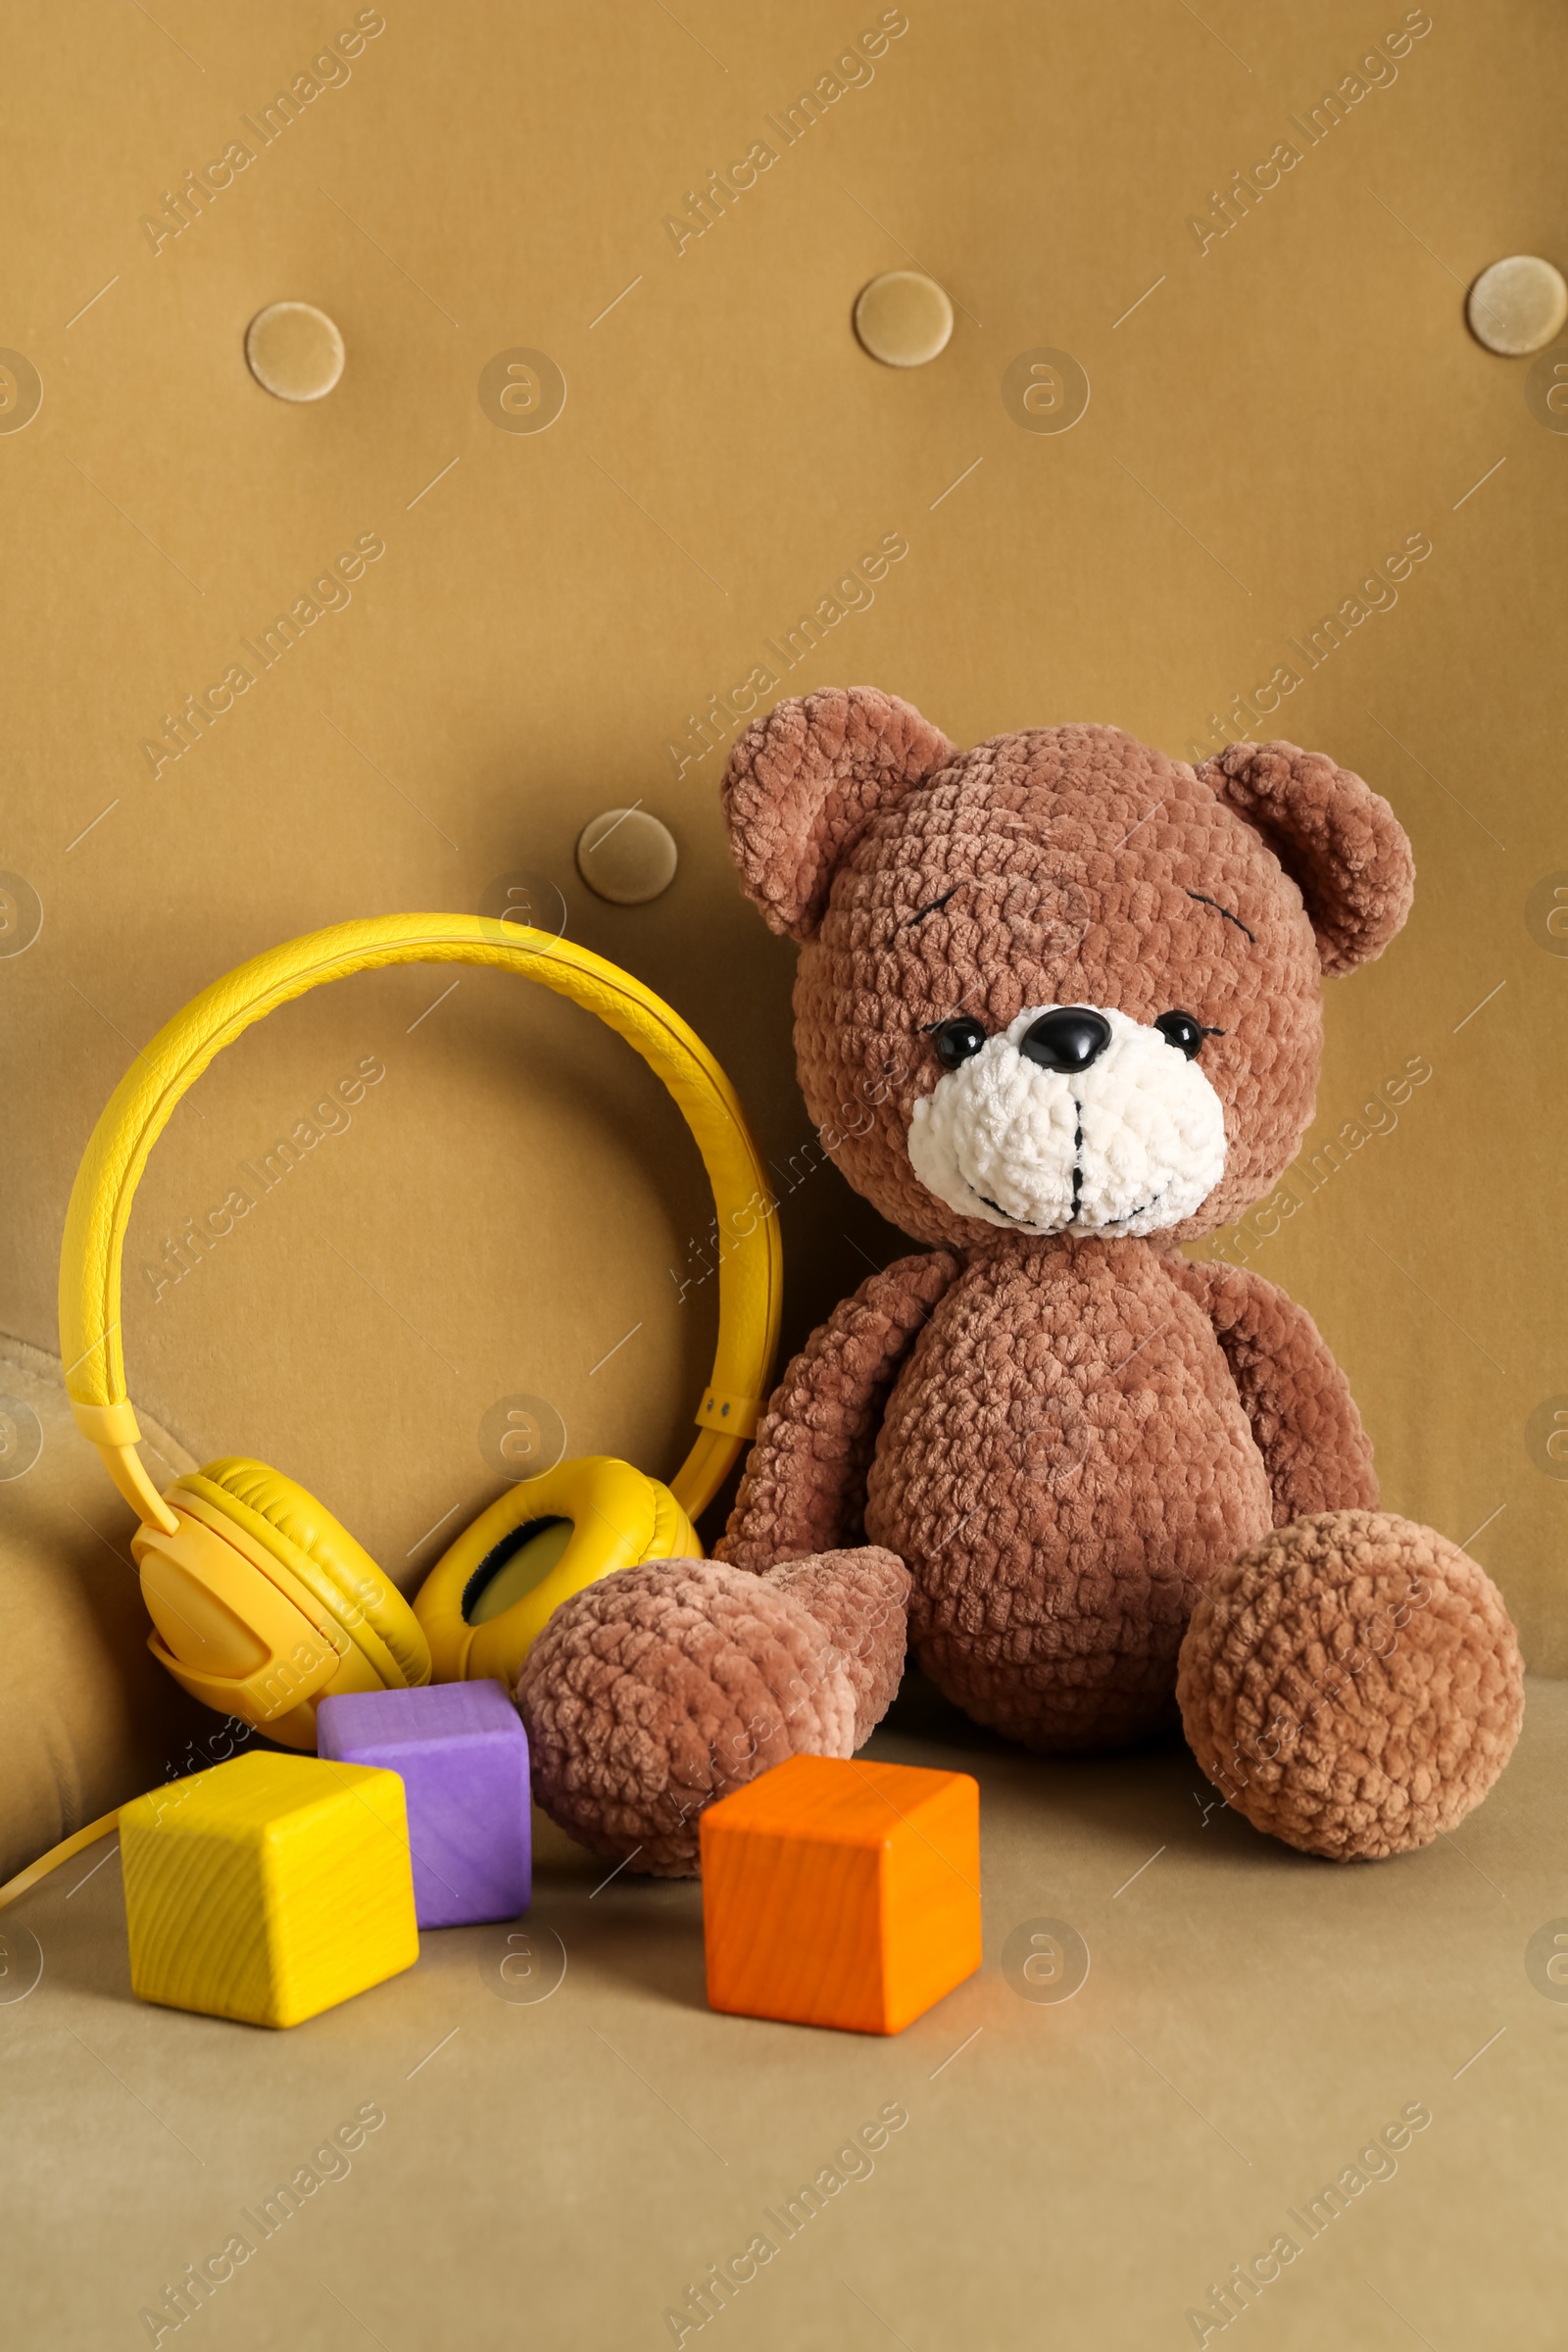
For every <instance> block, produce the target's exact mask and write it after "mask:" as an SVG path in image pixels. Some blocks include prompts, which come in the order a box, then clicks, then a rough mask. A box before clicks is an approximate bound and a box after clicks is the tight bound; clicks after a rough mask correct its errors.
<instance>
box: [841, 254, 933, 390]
mask: <svg viewBox="0 0 1568 2352" xmlns="http://www.w3.org/2000/svg"><path fill="white" fill-rule="evenodd" d="M855 331H856V333H857V335H858V337H859V339H860V345H861V348H862V349H863V350H865V351H868V352H869V353H870V355H871V357H872V359H873V360H880V361H881V362H882V364H883V366H884V367H885V368H923V367H924V366H925V364H926V362H927V361H928V360H934V359H935V358H936V356H937V354H938V352H941V351H945V350H946V349H947V347H948V337H949V336H950V335H951V334H952V332H953V305H952V303H951V302H950V301H949V300H948V297H947V296H946V294H944V292H943V291H942V288H941V287H940V286H939V285H938V284H937V282H936V279H935V278H934V277H927V276H925V275H924V274H923V272H922V271H920V270H888V271H887V272H886V274H885V275H884V276H882V277H873V278H872V280H871V282H870V284H869V285H868V286H862V287H861V289H860V292H859V294H858V297H857V300H856V305H855Z"/></svg>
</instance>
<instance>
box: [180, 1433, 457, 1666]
mask: <svg viewBox="0 0 1568 2352" xmlns="http://www.w3.org/2000/svg"><path fill="white" fill-rule="evenodd" d="M169 1497H170V1499H175V1498H185V1497H188V1498H189V1501H188V1503H187V1508H195V1509H196V1511H197V1515H198V1516H206V1513H205V1512H203V1511H202V1510H201V1508H200V1505H201V1504H203V1503H205V1504H206V1505H207V1506H208V1510H209V1511H211V1510H214V1509H216V1510H217V1511H219V1512H221V1514H223V1516H225V1517H226V1518H228V1519H230V1520H232V1521H234V1522H235V1523H237V1524H238V1525H239V1526H240V1527H242V1528H244V1529H245V1530H246V1531H247V1532H248V1533H250V1534H253V1535H257V1536H259V1537H261V1539H262V1540H263V1541H264V1542H266V1541H268V1540H269V1537H271V1538H280V1539H281V1543H280V1544H277V1545H276V1549H277V1553H278V1557H279V1559H280V1560H281V1562H282V1564H283V1566H284V1567H285V1568H287V1569H289V1570H290V1571H291V1573H292V1574H293V1575H295V1576H297V1577H298V1578H299V1579H300V1581H301V1583H302V1584H304V1585H306V1586H307V1587H308V1588H309V1589H310V1591H311V1592H312V1593H314V1594H315V1596H316V1598H317V1599H318V1600H319V1602H320V1603H321V1605H322V1606H323V1607H324V1608H326V1609H328V1610H330V1612H331V1614H332V1616H333V1618H334V1619H335V1621H336V1622H337V1623H338V1624H339V1625H340V1626H341V1627H342V1628H343V1631H344V1632H345V1633H346V1634H348V1635H349V1636H350V1637H351V1639H352V1640H353V1642H355V1644H356V1646H357V1647H358V1648H359V1649H361V1650H363V1651H364V1653H365V1655H366V1657H367V1658H368V1660H369V1663H370V1665H371V1666H372V1667H373V1668H374V1670H375V1674H376V1677H377V1680H378V1681H379V1683H380V1684H381V1686H382V1688H383V1689H385V1690H388V1691H401V1690H404V1689H407V1688H408V1687H409V1686H411V1685H414V1684H418V1683H427V1682H428V1681H429V1680H430V1650H429V1644H428V1643H427V1642H426V1641H425V1638H424V1635H423V1633H422V1632H421V1630H420V1627H419V1622H418V1619H417V1617H416V1616H415V1614H414V1611H413V1610H412V1609H411V1608H410V1606H409V1604H408V1602H407V1601H406V1600H405V1599H404V1597H403V1595H402V1593H400V1592H399V1591H398V1589H397V1587H396V1586H395V1585H394V1584H393V1582H392V1580H391V1578H390V1577H389V1576H386V1575H384V1574H383V1573H382V1571H381V1569H380V1568H379V1567H377V1565H376V1563H375V1561H374V1560H372V1559H371V1557H370V1555H369V1553H368V1551H367V1550H366V1549H365V1546H364V1545H363V1544H359V1543H356V1541H355V1539H354V1538H353V1536H351V1535H350V1534H349V1531H348V1529H347V1528H346V1527H345V1526H344V1525H343V1523H342V1521H341V1520H340V1519H335V1518H334V1517H333V1516H332V1513H331V1512H330V1511H329V1510H328V1509H327V1508H326V1506H325V1505H324V1503H320V1502H318V1500H317V1498H316V1496H315V1495H313V1494H312V1493H311V1492H310V1490H309V1488H308V1487H302V1486H300V1485H299V1484H298V1482H297V1481H296V1480H294V1479H292V1478H285V1477H284V1475H283V1473H282V1471H281V1470H273V1469H271V1468H270V1466H269V1465H268V1464H267V1463H266V1462H253V1461H250V1460H248V1459H247V1458H246V1457H245V1456H244V1455H243V1454H228V1455H225V1456H224V1457H223V1458H222V1459H221V1460H220V1461H216V1462H209V1463H207V1465H206V1467H205V1468H204V1469H201V1470H198V1471H193V1472H192V1473H191V1475H190V1476H189V1477H188V1478H177V1479H175V1481H174V1484H173V1486H172V1488H171V1489H170V1491H169Z"/></svg>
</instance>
